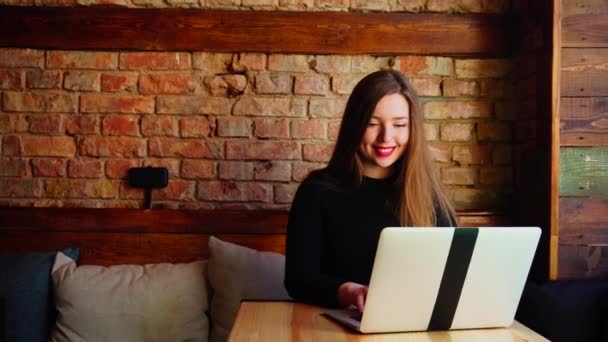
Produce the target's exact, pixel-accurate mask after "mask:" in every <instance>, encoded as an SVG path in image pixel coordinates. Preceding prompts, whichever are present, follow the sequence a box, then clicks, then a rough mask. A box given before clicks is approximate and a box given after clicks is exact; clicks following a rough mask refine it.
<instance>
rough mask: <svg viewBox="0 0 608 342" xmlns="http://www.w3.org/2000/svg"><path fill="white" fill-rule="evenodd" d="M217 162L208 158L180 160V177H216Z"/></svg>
mask: <svg viewBox="0 0 608 342" xmlns="http://www.w3.org/2000/svg"><path fill="white" fill-rule="evenodd" d="M216 170H217V164H216V163H215V162H212V161H208V160H190V159H185V160H183V161H182V173H181V176H182V178H188V179H213V178H216V177H217V171H216Z"/></svg>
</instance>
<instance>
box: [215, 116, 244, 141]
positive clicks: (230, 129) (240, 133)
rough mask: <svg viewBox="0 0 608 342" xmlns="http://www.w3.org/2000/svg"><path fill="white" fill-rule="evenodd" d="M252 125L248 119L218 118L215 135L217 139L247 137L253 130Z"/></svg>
mask: <svg viewBox="0 0 608 342" xmlns="http://www.w3.org/2000/svg"><path fill="white" fill-rule="evenodd" d="M252 125H253V123H252V121H251V119H249V118H235V117H225V118H218V119H217V135H218V136H219V137H249V136H251V132H252V130H253V129H252Z"/></svg>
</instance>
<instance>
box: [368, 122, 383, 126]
mask: <svg viewBox="0 0 608 342" xmlns="http://www.w3.org/2000/svg"><path fill="white" fill-rule="evenodd" d="M367 126H368V127H376V126H380V124H379V123H377V122H370V123H368V124H367Z"/></svg>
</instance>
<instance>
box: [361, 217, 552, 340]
mask: <svg viewBox="0 0 608 342" xmlns="http://www.w3.org/2000/svg"><path fill="white" fill-rule="evenodd" d="M540 233H541V231H540V229H539V228H538V227H483V228H457V229H455V228H402V227H389V228H385V229H384V230H383V231H382V233H381V235H380V239H379V242H378V249H377V252H376V258H375V260H374V267H373V271H372V276H371V280H370V284H369V290H368V294H367V299H366V303H365V310H364V312H363V316H362V318H361V323H360V325H359V329H358V330H360V331H361V332H391V331H394V332H396V331H424V330H448V329H469V328H487V327H505V326H509V325H510V324H512V322H513V319H514V317H515V311H516V309H517V306H518V304H519V300H520V297H521V294H522V291H523V287H524V285H525V281H526V278H527V276H528V272H529V270H530V266H531V264H532V259H533V257H534V253H535V251H536V246H537V244H538V241H539V238H540Z"/></svg>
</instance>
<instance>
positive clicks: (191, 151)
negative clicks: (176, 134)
mask: <svg viewBox="0 0 608 342" xmlns="http://www.w3.org/2000/svg"><path fill="white" fill-rule="evenodd" d="M149 151H150V155H151V156H155V157H181V158H221V157H222V155H223V149H222V144H221V143H216V142H205V141H202V140H198V139H196V140H194V139H174V138H151V139H150V141H149Z"/></svg>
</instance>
